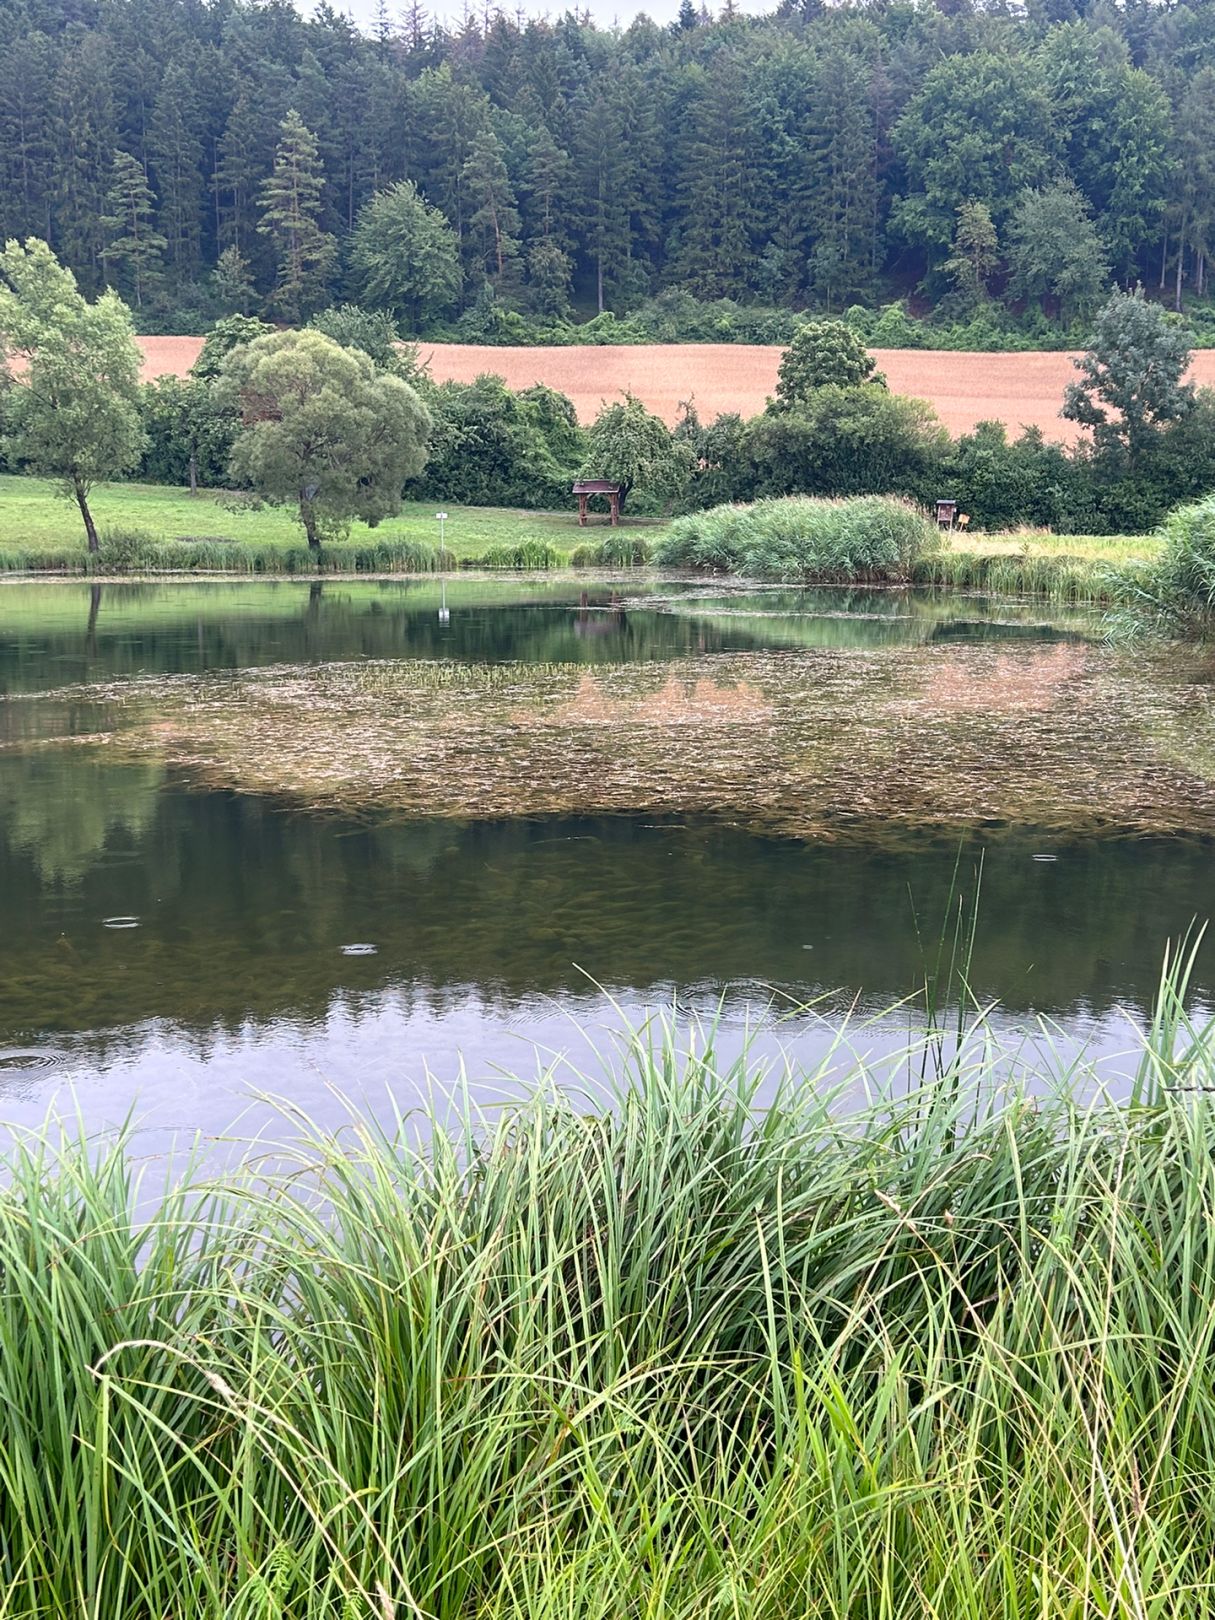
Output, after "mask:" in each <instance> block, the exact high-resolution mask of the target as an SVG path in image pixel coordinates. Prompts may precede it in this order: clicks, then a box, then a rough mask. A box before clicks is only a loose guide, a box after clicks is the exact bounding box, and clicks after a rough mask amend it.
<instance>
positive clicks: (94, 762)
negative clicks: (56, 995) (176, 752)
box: [0, 748, 165, 926]
mask: <svg viewBox="0 0 1215 1620" xmlns="http://www.w3.org/2000/svg"><path fill="white" fill-rule="evenodd" d="M164 774H165V773H164V768H163V766H161V765H159V764H157V763H139V764H129V765H113V764H110V763H108V762H106V761H103V760H102V759H100V758H99V757H98V756H96V755H94V754H90V753H87V752H85V753H82V752H81V751H80V750H78V749H72V750H70V751H68V750H65V749H57V748H47V749H41V750H39V751H37V752H35V753H24V754H23V753H13V754H10V755H5V756H3V757H2V758H0V826H3V828H4V833H5V837H6V839H7V841H8V844H9V845H10V847H11V848H12V849H13V850H15V851H20V852H21V853H23V854H25V855H28V856H29V858H30V859H31V861H32V862H33V865H34V867H35V869H36V870H37V873H38V875H39V878H40V879H41V882H42V884H43V885H45V886H48V887H53V886H57V885H62V884H68V883H75V882H78V881H79V880H80V878H81V877H82V876H83V874H84V873H85V872H86V871H87V870H88V869H89V867H90V866H92V864H93V863H94V862H95V860H96V858H97V857H98V856H99V855H100V854H101V853H102V851H103V849H105V847H106V845H107V844H108V843H112V842H113V841H114V839H115V836H116V835H119V834H121V835H123V836H124V837H125V838H126V839H127V840H129V841H131V842H138V841H139V840H140V839H142V837H143V835H144V834H145V833H146V832H147V831H148V829H149V828H150V826H151V824H152V822H153V820H154V819H155V816H156V800H157V795H158V794H159V792H160V788H161V784H162V783H163V781H164ZM10 898H11V897H10ZM9 925H10V926H12V919H11V918H10V922H9Z"/></svg>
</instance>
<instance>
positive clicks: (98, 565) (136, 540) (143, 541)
mask: <svg viewBox="0 0 1215 1620" xmlns="http://www.w3.org/2000/svg"><path fill="white" fill-rule="evenodd" d="M160 549H161V548H160V547H159V546H158V545H157V543H156V541H155V540H154V539H153V538H152V536H151V535H150V534H147V533H146V532H145V531H144V530H143V529H125V528H114V529H103V530H102V531H101V533H100V535H99V536H98V543H97V552H96V555H95V556H94V557H91V558H89V559H88V560H89V563H90V565H91V570H92V571H94V572H96V573H99V574H139V573H143V572H144V570H145V569H148V568H155V567H156V566H157V560H156V559H157V553H158V552H159V550H160Z"/></svg>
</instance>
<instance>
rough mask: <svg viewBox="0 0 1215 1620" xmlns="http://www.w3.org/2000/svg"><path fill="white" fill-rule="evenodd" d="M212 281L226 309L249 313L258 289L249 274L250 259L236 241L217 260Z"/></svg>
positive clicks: (238, 313) (240, 313)
mask: <svg viewBox="0 0 1215 1620" xmlns="http://www.w3.org/2000/svg"><path fill="white" fill-rule="evenodd" d="M211 283H212V285H213V286H214V288H215V292H216V296H217V297H218V298H219V301H220V303H221V304H222V305H223V306H224V308H225V309H229V310H232V311H233V312H234V313H235V314H237V315H247V314H248V313H249V306H250V305H251V304H252V302H253V300H254V297H255V296H256V291H255V288H254V286H253V278H252V276H251V275H250V274H249V261H248V260H247V259H246V258H245V256H244V254H243V253H242V252H241V250H240V249H239V248H238V247H237V246H236V245H235V243H233V244H232V246H230V247H226V248H225V249H224V251H223V252H222V253H221V254H220V256H219V258H218V259H217V260H216V262H215V269H214V270H213V271H212V273H211Z"/></svg>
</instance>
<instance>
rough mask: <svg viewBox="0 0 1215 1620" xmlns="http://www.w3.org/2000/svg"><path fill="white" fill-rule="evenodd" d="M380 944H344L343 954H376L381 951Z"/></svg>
mask: <svg viewBox="0 0 1215 1620" xmlns="http://www.w3.org/2000/svg"><path fill="white" fill-rule="evenodd" d="M379 948H380V947H379V946H378V945H343V946H342V955H343V956H375V955H376V953H377V952H378V951H379Z"/></svg>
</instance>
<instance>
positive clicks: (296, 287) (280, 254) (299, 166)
mask: <svg viewBox="0 0 1215 1620" xmlns="http://www.w3.org/2000/svg"><path fill="white" fill-rule="evenodd" d="M323 186H324V176H323V174H322V172H321V164H320V158H319V156H318V154H317V145H316V139H315V137H314V136H313V134H312V132H311V130H310V129H308V127H307V125H306V124H305V123H304V121H303V119H302V118H301V117H300V115H299V113H297V112H296V111H295V110H294V108H293V109H292V110H291V111H290V112H288V114H287V116H286V117H285V118H284V119H283V122H282V124H281V125H280V129H279V143H278V149H277V151H276V152H275V155H274V172H273V173H272V174H271V176H270V178H269V179H268V180H267V181H266V182H265V184H264V185H263V186H262V192H261V201H262V217H261V222H260V223H259V225H258V227H257V228H258V230H259V231H260V232H261V233H262V234H263V235H264V236H267V237H269V238H270V240H271V241H272V242H273V244H274V249H275V255H276V257H277V260H278V278H277V280H276V282H275V286H274V292H273V294H272V299H271V301H272V303H273V305H274V307H275V308H276V309H277V310H278V311H279V312H280V314H282V315H284V316H285V317H286V318H287V319H288V320H290V321H299V320H301V319H302V318H303V316H304V315H305V314H306V313H307V312H308V311H309V310H311V309H315V308H317V307H319V305H320V304H321V303H323V302H324V296H325V289H326V284H327V282H328V280H329V277H330V275H331V274H332V271H333V267H334V262H335V259H336V256H337V243H336V242H335V240H334V238H333V237H332V236H330V235H329V233H328V232H327V231H323V230H322V229H321V227H320V224H319V223H318V221H319V218H320V213H321V192H322V189H323Z"/></svg>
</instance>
